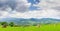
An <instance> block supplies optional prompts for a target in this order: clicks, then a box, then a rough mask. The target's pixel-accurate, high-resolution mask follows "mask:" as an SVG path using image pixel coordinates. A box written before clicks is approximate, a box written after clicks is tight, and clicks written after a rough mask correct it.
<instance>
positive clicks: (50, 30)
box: [0, 24, 60, 31]
mask: <svg viewBox="0 0 60 31" xmlns="http://www.w3.org/2000/svg"><path fill="white" fill-rule="evenodd" d="M0 31H60V24H57V25H54V24H50V25H41V27H40V28H39V27H34V26H30V27H7V28H1V27H0Z"/></svg>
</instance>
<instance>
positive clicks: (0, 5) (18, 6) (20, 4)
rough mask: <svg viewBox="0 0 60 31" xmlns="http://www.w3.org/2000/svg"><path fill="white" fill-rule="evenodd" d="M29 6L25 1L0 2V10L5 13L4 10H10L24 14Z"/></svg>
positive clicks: (3, 0)
mask: <svg viewBox="0 0 60 31" xmlns="http://www.w3.org/2000/svg"><path fill="white" fill-rule="evenodd" d="M29 6H30V3H28V2H27V0H18V1H17V0H0V9H1V10H3V9H4V10H3V11H7V10H6V9H7V8H10V10H11V11H14V10H16V11H17V12H25V11H28V8H29ZM8 11H9V10H8Z"/></svg>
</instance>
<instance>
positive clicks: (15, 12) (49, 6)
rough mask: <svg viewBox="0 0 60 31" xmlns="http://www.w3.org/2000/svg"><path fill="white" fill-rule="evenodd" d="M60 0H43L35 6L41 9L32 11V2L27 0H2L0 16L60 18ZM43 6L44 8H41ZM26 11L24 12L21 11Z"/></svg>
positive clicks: (0, 1)
mask: <svg viewBox="0 0 60 31" xmlns="http://www.w3.org/2000/svg"><path fill="white" fill-rule="evenodd" d="M58 1H59V0H55V1H52V0H41V1H40V3H39V4H34V6H36V7H39V8H38V9H39V10H33V11H30V10H28V8H29V7H30V3H28V2H27V0H18V1H17V0H5V1H4V0H0V18H7V17H14V18H59V19H60V11H59V10H60V9H59V8H60V4H59V2H58ZM41 8H42V10H40V9H41ZM21 12H24V13H21Z"/></svg>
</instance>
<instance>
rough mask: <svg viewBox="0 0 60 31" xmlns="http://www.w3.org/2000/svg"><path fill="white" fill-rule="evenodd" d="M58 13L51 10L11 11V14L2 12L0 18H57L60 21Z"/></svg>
mask: <svg viewBox="0 0 60 31" xmlns="http://www.w3.org/2000/svg"><path fill="white" fill-rule="evenodd" d="M59 13H60V12H58V11H55V10H53V9H48V10H41V11H40V10H38V11H28V12H24V13H20V12H16V11H13V12H12V14H11V13H8V12H2V13H1V14H2V15H1V18H4V17H5V18H6V17H14V18H57V19H60V16H59Z"/></svg>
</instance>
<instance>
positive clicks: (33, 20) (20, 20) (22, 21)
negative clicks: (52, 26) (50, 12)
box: [0, 18, 60, 24]
mask: <svg viewBox="0 0 60 31" xmlns="http://www.w3.org/2000/svg"><path fill="white" fill-rule="evenodd" d="M4 21H5V22H14V23H15V24H37V23H57V22H60V19H53V18H40V19H37V18H30V19H24V18H0V22H4Z"/></svg>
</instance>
